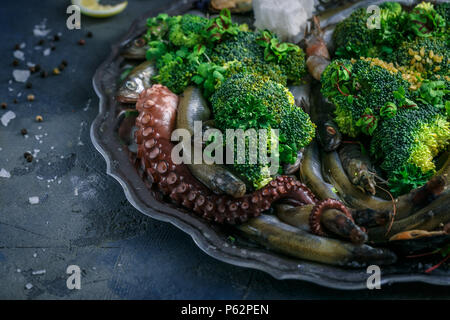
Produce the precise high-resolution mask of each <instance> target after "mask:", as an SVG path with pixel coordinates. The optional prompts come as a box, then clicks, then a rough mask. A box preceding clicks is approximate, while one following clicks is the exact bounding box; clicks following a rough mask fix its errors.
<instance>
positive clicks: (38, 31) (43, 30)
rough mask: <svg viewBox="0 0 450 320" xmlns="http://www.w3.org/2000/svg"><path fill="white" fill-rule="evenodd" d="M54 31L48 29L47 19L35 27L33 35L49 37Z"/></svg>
mask: <svg viewBox="0 0 450 320" xmlns="http://www.w3.org/2000/svg"><path fill="white" fill-rule="evenodd" d="M51 31H52V30H50V29H47V19H44V20H42V21H41V23H39V24H37V25H35V26H34V29H33V34H34V35H35V36H36V37H45V36H46V35H48V34H49V33H50V32H51Z"/></svg>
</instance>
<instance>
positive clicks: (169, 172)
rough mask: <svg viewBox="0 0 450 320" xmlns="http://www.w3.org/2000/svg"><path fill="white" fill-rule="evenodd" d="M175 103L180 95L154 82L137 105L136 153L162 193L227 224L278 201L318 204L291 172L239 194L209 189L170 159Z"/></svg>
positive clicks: (240, 219) (259, 211)
mask: <svg viewBox="0 0 450 320" xmlns="http://www.w3.org/2000/svg"><path fill="white" fill-rule="evenodd" d="M148 101H151V103H148ZM178 102H179V99H178V96H177V95H175V94H174V93H172V92H171V91H170V90H169V89H168V88H167V87H165V86H163V85H160V84H155V85H153V86H152V87H151V88H148V89H145V90H144V91H142V92H141V94H140V95H139V99H138V101H137V103H136V109H137V111H138V112H139V116H138V117H137V118H136V127H137V129H138V130H137V131H136V133H135V137H136V143H137V144H138V152H137V157H138V158H140V162H141V166H142V169H143V170H144V172H145V173H147V174H148V175H151V177H152V180H153V181H154V182H155V183H157V186H158V187H159V188H160V191H161V192H162V193H163V194H166V195H169V197H170V198H171V199H172V201H174V202H175V203H177V204H179V205H181V206H183V207H185V208H188V209H192V210H193V211H194V212H195V213H196V214H198V215H199V216H201V217H203V218H205V219H207V220H212V221H215V222H218V223H223V222H226V223H229V224H235V223H241V222H244V221H247V220H248V219H249V218H252V217H256V216H258V215H259V214H260V213H261V212H262V211H264V210H267V209H269V208H270V207H271V205H272V203H274V202H275V201H277V200H280V199H293V200H295V201H298V202H299V203H301V204H314V203H316V201H317V199H316V197H315V196H314V194H313V193H312V192H311V191H310V190H309V189H308V188H307V187H306V186H305V185H304V184H303V183H301V182H300V181H297V180H295V179H293V178H292V177H289V176H279V177H277V178H275V179H274V180H273V181H272V183H269V184H268V185H267V186H266V187H264V188H262V189H259V190H257V191H254V192H253V193H249V194H245V195H244V196H242V197H240V198H234V197H232V196H229V195H217V194H215V193H213V192H212V191H211V190H210V189H208V188H207V187H206V186H205V185H203V184H202V183H201V182H199V181H198V180H197V179H196V178H195V177H194V176H193V175H192V174H191V172H190V171H189V169H188V167H187V165H185V164H175V163H174V162H173V161H172V158H171V154H172V153H171V151H172V148H173V146H174V145H173V144H172V142H171V141H170V137H171V133H172V131H173V130H174V129H175V126H176V115H177V107H178ZM216 209H217V210H216Z"/></svg>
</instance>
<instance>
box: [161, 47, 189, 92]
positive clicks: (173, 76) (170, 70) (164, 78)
mask: <svg viewBox="0 0 450 320" xmlns="http://www.w3.org/2000/svg"><path fill="white" fill-rule="evenodd" d="M157 67H158V74H157V75H156V76H154V77H153V78H152V80H153V81H154V82H156V83H160V84H163V85H165V86H166V87H168V88H169V89H170V90H171V91H172V92H174V93H176V94H181V93H182V92H183V91H184V89H186V88H187V86H188V85H189V84H190V83H191V81H192V77H193V75H194V74H195V72H196V69H197V65H196V64H195V63H193V62H192V61H189V60H187V59H183V58H181V57H179V56H177V55H176V54H173V53H166V54H165V55H163V56H162V58H161V59H159V60H158V61H157Z"/></svg>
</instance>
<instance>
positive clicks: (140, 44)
mask: <svg viewBox="0 0 450 320" xmlns="http://www.w3.org/2000/svg"><path fill="white" fill-rule="evenodd" d="M134 44H135V45H136V46H137V47H143V46H144V45H145V39H144V38H139V39H136V40H135V41H134Z"/></svg>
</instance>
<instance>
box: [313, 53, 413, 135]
mask: <svg viewBox="0 0 450 320" xmlns="http://www.w3.org/2000/svg"><path fill="white" fill-rule="evenodd" d="M321 83H322V93H323V95H324V96H325V97H326V98H328V99H329V100H330V101H331V102H333V103H334V105H335V106H336V110H335V115H336V117H335V121H336V123H337V124H338V126H339V128H340V129H341V131H342V133H344V134H347V135H349V136H351V137H356V136H357V135H359V134H360V133H365V134H368V135H372V133H373V131H374V130H375V129H376V126H377V124H378V121H379V120H380V119H381V117H382V116H384V114H386V115H387V114H391V113H390V112H389V113H387V112H385V111H387V110H386V108H387V107H388V106H389V103H394V104H395V105H399V106H402V105H403V104H404V103H405V101H399V100H402V99H399V98H396V97H395V92H396V91H399V90H400V91H401V92H402V93H403V95H404V99H403V100H405V99H406V101H408V100H410V99H411V97H410V95H409V92H408V87H409V83H408V82H407V81H405V80H403V79H402V76H401V73H400V72H398V70H397V69H395V68H394V67H393V66H392V65H391V64H387V63H385V62H383V61H382V60H379V59H372V58H362V59H360V60H345V59H337V60H334V61H333V62H332V63H330V65H328V67H327V68H326V69H325V71H324V72H323V74H322V78H321Z"/></svg>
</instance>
